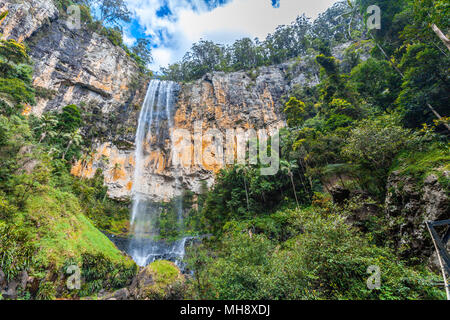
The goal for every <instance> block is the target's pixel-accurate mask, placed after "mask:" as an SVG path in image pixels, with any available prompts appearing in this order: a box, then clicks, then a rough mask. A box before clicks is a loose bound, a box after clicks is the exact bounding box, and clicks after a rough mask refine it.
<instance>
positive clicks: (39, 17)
mask: <svg viewBox="0 0 450 320" xmlns="http://www.w3.org/2000/svg"><path fill="white" fill-rule="evenodd" d="M0 10H1V11H2V12H4V11H8V12H9V13H8V15H7V16H6V18H5V20H4V21H3V23H2V24H0V33H2V34H3V38H7V39H15V40H17V41H23V40H25V39H27V38H28V37H30V36H31V35H32V34H33V32H35V31H36V30H37V29H39V28H40V27H41V26H42V25H43V24H44V23H46V22H48V21H52V20H55V19H57V18H58V16H59V13H58V9H57V8H56V7H55V5H54V4H53V2H52V1H49V0H25V1H20V0H2V3H0Z"/></svg>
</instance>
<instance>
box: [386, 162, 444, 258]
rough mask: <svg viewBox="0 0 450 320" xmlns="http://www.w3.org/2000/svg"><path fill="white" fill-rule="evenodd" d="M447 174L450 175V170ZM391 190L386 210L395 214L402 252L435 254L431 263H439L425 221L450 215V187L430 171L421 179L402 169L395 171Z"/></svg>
mask: <svg viewBox="0 0 450 320" xmlns="http://www.w3.org/2000/svg"><path fill="white" fill-rule="evenodd" d="M443 175H444V176H445V177H446V178H447V179H450V172H449V171H444V172H443ZM387 190H388V193H387V196H386V214H387V215H388V216H389V217H390V218H392V221H393V226H394V228H395V229H396V230H395V234H397V236H398V247H399V250H400V252H401V253H403V254H405V255H407V256H409V257H416V258H419V259H421V258H429V257H431V261H430V262H431V265H432V266H433V267H436V266H437V265H436V262H437V261H435V258H436V257H435V254H434V252H435V249H434V246H433V243H432V241H431V238H430V235H429V233H428V230H427V227H426V225H425V221H430V220H431V221H434V220H445V219H449V218H450V199H449V196H448V190H446V189H445V187H444V186H442V185H441V184H440V183H439V181H438V177H437V175H436V174H430V175H428V176H427V177H426V178H425V179H424V180H423V183H420V181H419V182H418V181H417V179H416V178H413V177H410V176H405V175H401V174H399V172H393V173H392V174H391V176H390V177H389V180H388V186H387ZM448 249H450V246H448Z"/></svg>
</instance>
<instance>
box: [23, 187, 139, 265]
mask: <svg viewBox="0 0 450 320" xmlns="http://www.w3.org/2000/svg"><path fill="white" fill-rule="evenodd" d="M25 215H26V218H27V219H29V220H32V221H33V222H34V224H35V225H38V226H39V227H38V228H37V229H36V233H35V239H34V240H35V241H36V244H37V247H38V248H40V249H39V251H38V253H37V256H36V257H35V259H36V262H38V263H39V264H42V265H43V266H45V265H48V264H52V265H54V266H55V267H56V269H59V268H60V267H62V266H63V264H64V262H65V261H67V260H69V259H74V260H75V261H77V262H79V261H81V255H82V254H84V253H91V254H98V253H103V254H104V255H105V257H106V258H108V259H109V260H111V261H113V262H116V263H126V264H129V263H131V262H130V261H129V259H128V258H126V257H125V256H124V255H123V254H122V253H121V252H120V251H119V250H118V249H117V248H116V247H115V246H114V244H113V243H112V242H111V241H110V240H109V239H108V238H107V237H106V236H105V235H104V234H103V233H101V232H100V231H99V230H98V229H96V228H95V227H94V226H93V224H92V223H91V222H90V221H89V220H88V219H87V218H86V217H85V216H84V215H83V214H82V211H81V208H80V206H79V203H78V201H77V199H76V198H75V196H74V195H73V194H70V193H67V192H61V191H59V190H55V189H52V188H48V190H47V192H45V193H41V194H39V195H33V196H32V197H30V199H29V200H28V203H27V208H26V212H25Z"/></svg>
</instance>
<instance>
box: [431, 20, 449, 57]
mask: <svg viewBox="0 0 450 320" xmlns="http://www.w3.org/2000/svg"><path fill="white" fill-rule="evenodd" d="M431 29H433V31H434V33H436V35H437V36H438V37H439V39H441V40H442V42H443V43H444V44H445V46H446V47H447V49H448V50H449V51H450V39H448V38H447V37H446V36H445V34H444V33H443V32H442V31H441V29H439V28H438V26H437V25H435V24H434V23H433V24H432V25H431Z"/></svg>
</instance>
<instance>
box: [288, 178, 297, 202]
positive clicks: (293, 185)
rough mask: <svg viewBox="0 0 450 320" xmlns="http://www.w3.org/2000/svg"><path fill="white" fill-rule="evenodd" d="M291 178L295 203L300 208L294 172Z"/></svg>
mask: <svg viewBox="0 0 450 320" xmlns="http://www.w3.org/2000/svg"><path fill="white" fill-rule="evenodd" d="M289 176H290V177H291V183H292V189H293V190H294V196H295V202H296V203H297V208H298V207H299V204H298V199H297V191H295V184H294V175H293V174H292V172H290V173H289Z"/></svg>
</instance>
